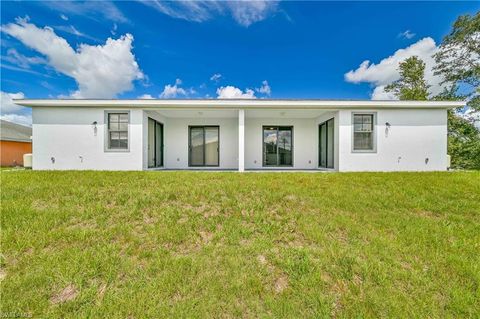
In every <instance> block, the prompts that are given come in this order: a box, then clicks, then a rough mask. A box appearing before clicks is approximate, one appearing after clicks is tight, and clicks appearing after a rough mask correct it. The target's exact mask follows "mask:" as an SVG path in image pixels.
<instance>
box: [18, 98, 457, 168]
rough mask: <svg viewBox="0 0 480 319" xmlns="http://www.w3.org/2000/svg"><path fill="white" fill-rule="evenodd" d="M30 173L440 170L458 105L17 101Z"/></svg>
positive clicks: (435, 102)
mask: <svg viewBox="0 0 480 319" xmlns="http://www.w3.org/2000/svg"><path fill="white" fill-rule="evenodd" d="M15 103H17V104H18V105H23V106H27V107H32V109H33V110H32V116H33V141H34V145H33V169H40V170H49V169H60V170H62V169H63V170H65V169H77V170H81V169H93V170H147V169H202V170H209V169H225V170H238V171H244V170H279V169H281V170H333V171H443V170H446V169H447V166H448V156H447V109H449V108H454V107H460V106H463V105H464V103H463V102H452V101H371V100H369V101H346V100H343V101H342V100H340V101H333V100H269V99H257V100H244V99H242V100H15Z"/></svg>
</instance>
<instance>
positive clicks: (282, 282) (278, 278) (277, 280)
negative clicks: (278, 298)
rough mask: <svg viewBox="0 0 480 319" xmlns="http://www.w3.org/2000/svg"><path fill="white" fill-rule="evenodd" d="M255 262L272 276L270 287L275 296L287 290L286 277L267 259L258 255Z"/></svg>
mask: <svg viewBox="0 0 480 319" xmlns="http://www.w3.org/2000/svg"><path fill="white" fill-rule="evenodd" d="M257 261H258V263H259V264H260V265H262V266H264V267H266V268H267V270H268V272H269V273H271V274H273V277H274V279H273V285H272V286H273V291H274V292H275V293H276V294H280V293H282V292H283V291H284V290H285V289H287V288H288V276H287V275H286V274H285V273H283V272H282V271H281V270H280V269H278V268H277V267H275V266H274V265H273V264H272V263H271V262H269V261H268V259H267V257H265V256H264V255H258V256H257Z"/></svg>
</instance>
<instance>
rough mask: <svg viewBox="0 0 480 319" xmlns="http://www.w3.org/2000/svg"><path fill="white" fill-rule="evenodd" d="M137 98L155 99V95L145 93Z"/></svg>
mask: <svg viewBox="0 0 480 319" xmlns="http://www.w3.org/2000/svg"><path fill="white" fill-rule="evenodd" d="M137 99H144V100H153V99H154V97H153V96H151V95H150V94H143V95H140V96H139V97H137Z"/></svg>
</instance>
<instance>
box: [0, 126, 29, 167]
mask: <svg viewBox="0 0 480 319" xmlns="http://www.w3.org/2000/svg"><path fill="white" fill-rule="evenodd" d="M28 153H32V128H31V127H29V126H24V125H20V124H15V123H12V122H8V121H4V120H1V123H0V157H1V166H18V165H23V154H28Z"/></svg>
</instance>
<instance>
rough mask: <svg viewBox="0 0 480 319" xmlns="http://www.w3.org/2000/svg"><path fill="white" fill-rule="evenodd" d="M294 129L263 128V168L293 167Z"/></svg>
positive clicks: (288, 127)
mask: <svg viewBox="0 0 480 319" xmlns="http://www.w3.org/2000/svg"><path fill="white" fill-rule="evenodd" d="M292 137H293V127H291V126H264V127H263V166H292V165H293V138H292Z"/></svg>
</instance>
